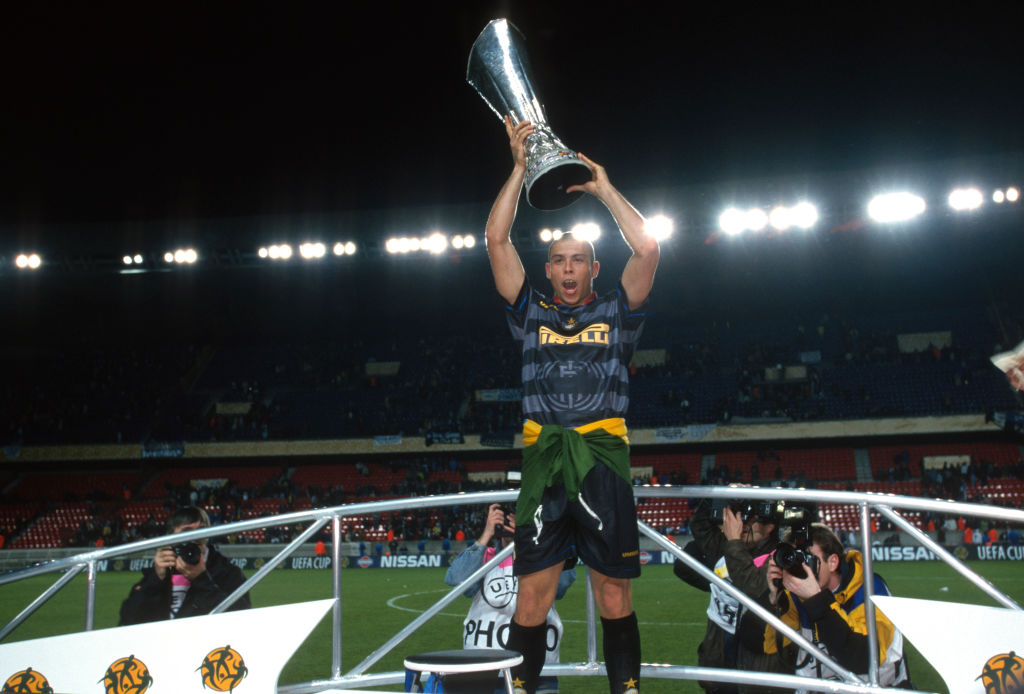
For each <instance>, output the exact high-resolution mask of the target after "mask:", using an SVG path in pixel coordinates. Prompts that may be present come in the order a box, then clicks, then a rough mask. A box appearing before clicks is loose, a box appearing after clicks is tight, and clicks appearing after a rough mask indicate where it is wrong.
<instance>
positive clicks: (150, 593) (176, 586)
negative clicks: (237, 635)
mask: <svg viewBox="0 0 1024 694" xmlns="http://www.w3.org/2000/svg"><path fill="white" fill-rule="evenodd" d="M209 525H210V519H209V517H208V516H207V515H206V511H204V510H203V509H201V508H199V507H196V506H186V507H184V508H180V509H178V510H177V511H174V512H173V513H171V514H170V515H169V516H168V517H167V532H168V534H172V535H173V534H177V533H181V532H185V531H186V530H196V529H198V528H206V527H209ZM243 583H245V576H244V575H243V574H242V570H241V569H239V568H238V567H237V566H235V565H234V564H232V563H231V562H230V561H229V560H228V559H227V558H225V557H224V555H222V554H221V553H220V552H218V551H217V550H216V548H214V547H213V545H211V544H210V543H209V542H208V541H207V540H206V539H205V538H204V539H202V540H198V541H196V542H188V543H183V544H175V545H167V546H164V547H160V548H159V549H158V550H157V551H156V554H155V555H154V556H153V566H152V567H151V568H148V569H144V570H143V571H142V579H141V580H140V581H139V582H138V583H136V584H135V585H134V586H133V587H132V590H131V593H129V594H128V598H127V599H126V600H125V601H124V602H123V603H121V621H120V624H121V625H126V624H141V623H143V622H158V621H160V620H164V619H181V618H184V617H196V616H199V615H205V614H209V613H210V611H211V610H212V609H213V608H214V607H216V606H217V605H219V604H220V603H221V602H222V601H223V600H224V599H225V598H227V597H228V596H229V595H230V594H231V593H233V592H234V591H235V590H236V589H237V588H238V587H239V586H241V585H242V584H243ZM250 605H251V603H250V601H249V594H248V593H246V594H244V595H243V596H242V597H240V598H239V599H238V600H236V601H235V602H234V604H232V605H231V606H230V607H229V608H228V609H229V610H241V609H247V608H248V607H250Z"/></svg>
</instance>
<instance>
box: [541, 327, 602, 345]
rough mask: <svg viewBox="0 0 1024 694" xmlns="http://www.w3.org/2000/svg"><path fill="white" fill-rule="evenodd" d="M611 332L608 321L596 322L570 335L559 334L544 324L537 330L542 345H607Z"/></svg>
mask: <svg viewBox="0 0 1024 694" xmlns="http://www.w3.org/2000/svg"><path fill="white" fill-rule="evenodd" d="M610 332H611V328H610V327H609V326H608V324H607V323H595V324H594V325H588V326H587V327H586V328H584V329H583V330H581V331H580V332H578V333H576V334H575V335H573V336H571V337H570V336H566V335H559V334H558V333H556V332H555V331H554V330H552V329H551V328H548V327H547V326H543V325H542V326H541V327H540V330H539V331H538V332H537V335H538V337H539V338H540V344H541V346H544V345H576V344H592V345H607V344H608V333H610Z"/></svg>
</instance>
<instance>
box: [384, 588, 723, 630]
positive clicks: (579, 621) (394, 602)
mask: <svg viewBox="0 0 1024 694" xmlns="http://www.w3.org/2000/svg"><path fill="white" fill-rule="evenodd" d="M447 592H448V590H447V589H445V588H439V589H437V590H421V591H419V592H418V593H402V594H401V595H396V596H395V597H393V598H389V599H388V602H387V605H388V607H390V608H392V609H395V610H401V611H402V612H412V613H413V614H423V613H424V612H426V610H420V609H416V608H414V607H402V606H401V605H399V604H398V601H399V600H404V599H405V598H411V597H413V596H414V595H430V594H433V593H447ZM435 616H437V617H457V618H458V619H465V618H466V613H465V612H438V613H437V614H436V615H435ZM562 622H563V623H565V624H586V620H583V619H564V618H563V619H562ZM640 624H642V625H644V626H651V627H680V626H681V627H702V626H704V624H705V622H645V621H641V622H640Z"/></svg>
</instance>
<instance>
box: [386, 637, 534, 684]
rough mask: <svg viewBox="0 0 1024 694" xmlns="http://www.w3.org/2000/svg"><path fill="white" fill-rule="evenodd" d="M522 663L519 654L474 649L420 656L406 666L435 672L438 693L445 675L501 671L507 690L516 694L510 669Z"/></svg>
mask: <svg viewBox="0 0 1024 694" xmlns="http://www.w3.org/2000/svg"><path fill="white" fill-rule="evenodd" d="M522 662H523V656H522V655H521V654H520V653H519V652H517V651H506V650H491V649H484V648H473V649H467V650H456V651H433V652H431V653H417V654H416V655H411V656H409V657H408V658H406V659H405V667H406V668H408V669H409V670H414V671H416V672H433V673H435V674H437V675H438V677H437V678H435V680H434V690H435V691H436V690H437V683H438V682H439V680H440V678H441V677H442V676H444V675H454V674H460V673H467V672H490V671H492V670H493V671H499V670H500V671H501V675H502V677H503V678H504V680H505V689H506V691H507V692H508V694H513V691H512V674H511V672H510V670H509V668H513V667H515V666H516V665H519V664H520V663H522Z"/></svg>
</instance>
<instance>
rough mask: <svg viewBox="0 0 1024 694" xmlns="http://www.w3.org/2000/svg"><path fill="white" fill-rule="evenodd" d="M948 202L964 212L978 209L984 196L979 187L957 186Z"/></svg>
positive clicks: (958, 210) (955, 208)
mask: <svg viewBox="0 0 1024 694" xmlns="http://www.w3.org/2000/svg"><path fill="white" fill-rule="evenodd" d="M948 202H949V206H950V207H952V208H953V209H954V210H956V211H957V212H963V211H965V210H976V209H978V208H979V207H981V203H982V202H984V198H983V197H982V195H981V191H980V190H978V189H977V188H957V189H956V190H954V191H952V192H951V193H950V194H949V198H948Z"/></svg>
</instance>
